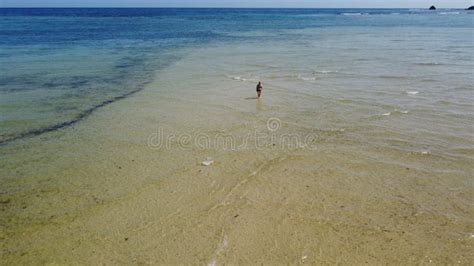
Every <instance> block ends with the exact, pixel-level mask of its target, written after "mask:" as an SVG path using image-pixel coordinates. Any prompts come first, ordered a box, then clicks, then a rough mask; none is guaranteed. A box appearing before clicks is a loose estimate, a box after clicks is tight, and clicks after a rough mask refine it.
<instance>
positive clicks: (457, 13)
mask: <svg viewBox="0 0 474 266" xmlns="http://www.w3.org/2000/svg"><path fill="white" fill-rule="evenodd" d="M438 14H440V15H460V14H461V12H454V11H453V12H439V13H438Z"/></svg>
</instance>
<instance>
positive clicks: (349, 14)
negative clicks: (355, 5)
mask: <svg viewBox="0 0 474 266" xmlns="http://www.w3.org/2000/svg"><path fill="white" fill-rule="evenodd" d="M341 15H343V16H362V15H369V13H341Z"/></svg>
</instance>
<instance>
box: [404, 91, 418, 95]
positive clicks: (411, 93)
mask: <svg viewBox="0 0 474 266" xmlns="http://www.w3.org/2000/svg"><path fill="white" fill-rule="evenodd" d="M406 93H407V94H409V95H417V94H418V93H420V92H419V91H406Z"/></svg>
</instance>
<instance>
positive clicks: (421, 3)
mask: <svg viewBox="0 0 474 266" xmlns="http://www.w3.org/2000/svg"><path fill="white" fill-rule="evenodd" d="M431 5H436V6H437V7H439V8H443V7H445V8H447V7H451V8H466V7H468V6H471V5H474V0H0V7H349V8H353V7H420V8H425V7H426V8H427V7H429V6H431Z"/></svg>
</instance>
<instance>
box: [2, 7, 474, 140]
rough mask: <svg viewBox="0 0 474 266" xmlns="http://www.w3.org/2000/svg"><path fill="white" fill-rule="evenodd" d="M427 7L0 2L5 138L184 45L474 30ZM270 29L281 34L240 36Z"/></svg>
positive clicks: (116, 90)
mask: <svg viewBox="0 0 474 266" xmlns="http://www.w3.org/2000/svg"><path fill="white" fill-rule="evenodd" d="M472 14H473V13H472V12H468V11H464V10H437V11H434V12H433V11H427V10H421V9H419V10H417V9H78V8H76V9H63V8H58V9H49V8H35V9H11V8H2V9H0V73H1V74H0V144H2V143H8V142H10V141H12V140H15V139H20V138H23V137H28V136H33V135H37V134H41V133H43V132H47V131H51V130H55V129H58V128H62V127H64V126H69V125H73V124H74V123H76V122H78V121H80V120H81V119H83V118H85V117H86V116H87V115H89V114H90V113H91V112H92V111H94V110H96V109H97V108H99V107H101V106H104V105H106V104H108V103H111V102H113V101H115V100H119V99H121V98H123V97H126V96H128V95H131V94H133V93H135V92H137V91H139V90H140V89H142V88H143V87H144V86H146V84H147V83H149V82H151V80H152V78H153V77H154V76H155V75H156V73H158V74H159V70H160V69H162V68H164V67H166V66H168V65H170V64H172V63H173V62H175V61H176V60H179V58H180V57H181V56H182V55H183V52H184V51H186V50H185V49H183V48H187V47H193V46H200V45H205V44H208V43H212V42H246V41H254V40H258V39H259V38H260V39H261V38H266V39H268V38H274V39H275V40H279V39H281V40H284V39H288V38H298V35H297V34H290V33H288V32H289V31H288V30H290V31H291V30H294V29H304V28H318V27H429V28H439V29H440V31H449V28H473V26H474V20H473V18H474V17H473V16H472ZM250 31H264V32H272V33H276V34H273V35H265V36H258V35H251V36H246V35H239V34H235V33H239V32H250Z"/></svg>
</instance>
